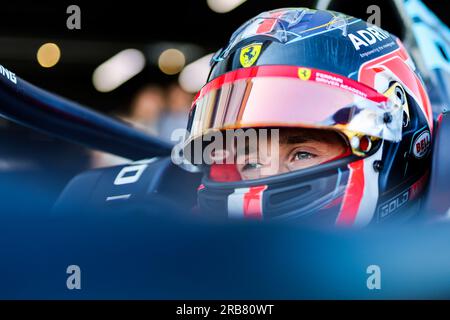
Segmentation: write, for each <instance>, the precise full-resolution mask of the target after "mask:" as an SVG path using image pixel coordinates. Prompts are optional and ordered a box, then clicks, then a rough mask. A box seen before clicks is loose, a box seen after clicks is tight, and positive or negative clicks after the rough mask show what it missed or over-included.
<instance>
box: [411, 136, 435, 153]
mask: <svg viewBox="0 0 450 320" xmlns="http://www.w3.org/2000/svg"><path fill="white" fill-rule="evenodd" d="M430 145H431V135H430V131H428V130H425V131H423V132H422V133H421V134H419V136H418V137H417V138H416V139H415V140H414V142H413V145H412V148H413V150H412V152H413V155H414V157H416V158H417V159H421V158H423V157H424V156H425V155H427V153H428V151H429V150H430Z"/></svg>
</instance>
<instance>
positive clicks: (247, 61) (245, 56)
mask: <svg viewBox="0 0 450 320" xmlns="http://www.w3.org/2000/svg"><path fill="white" fill-rule="evenodd" d="M261 47H262V43H253V44H250V45H248V46H245V47H243V48H242V49H241V55H240V57H239V61H240V62H241V65H242V66H243V67H244V68H247V67H251V66H252V65H253V64H254V63H255V62H256V60H258V57H259V54H260V53H261Z"/></svg>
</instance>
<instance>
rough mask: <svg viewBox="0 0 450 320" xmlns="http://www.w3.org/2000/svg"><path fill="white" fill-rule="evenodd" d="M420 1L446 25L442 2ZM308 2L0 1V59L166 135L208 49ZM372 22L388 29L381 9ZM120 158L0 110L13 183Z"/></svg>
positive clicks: (180, 117) (182, 114)
mask: <svg viewBox="0 0 450 320" xmlns="http://www.w3.org/2000/svg"><path fill="white" fill-rule="evenodd" d="M376 2H377V1H374V3H376ZM424 2H425V3H426V4H427V5H429V7H430V8H431V9H432V10H433V11H435V12H436V13H437V14H438V15H439V16H440V18H441V19H442V20H443V21H444V22H446V23H447V24H448V23H449V21H448V17H447V16H448V14H447V12H449V11H448V9H449V7H450V6H449V4H448V3H445V2H444V1H424ZM73 4H76V5H78V6H79V8H80V9H81V16H80V17H81V19H80V21H81V29H79V30H77V29H74V30H69V29H68V28H67V25H66V22H67V19H68V18H69V16H70V15H71V13H67V12H66V11H67V8H68V7H69V6H70V5H73ZM314 4H315V1H313V0H301V1H300V0H297V1H294V0H292V1H288V0H265V1H257V0H192V1H149V2H145V1H131V0H128V1H126V2H125V1H117V2H116V1H108V2H106V1H104V2H103V1H95V2H94V1H90V2H87V1H77V2H76V3H75V2H66V1H58V2H53V3H50V2H48V3H47V2H41V1H39V2H24V1H7V2H3V3H2V4H1V7H0V8H1V15H0V64H1V65H3V66H4V67H6V68H8V69H9V70H12V71H13V72H15V73H16V74H17V75H18V76H19V77H21V78H22V79H25V80H27V81H29V82H31V83H33V84H35V85H38V86H40V87H42V88H44V89H47V90H49V91H51V92H54V93H56V94H59V95H62V96H64V97H66V98H69V99H71V100H75V101H77V102H79V103H82V104H84V105H86V106H89V107H91V108H93V109H95V110H97V111H99V112H102V113H105V114H108V115H111V116H114V117H118V118H120V119H122V120H124V121H127V122H130V123H131V124H132V125H134V126H136V127H138V128H140V129H142V130H144V131H147V132H149V133H150V134H154V135H157V136H159V137H161V138H163V139H166V140H170V135H171V133H172V131H173V130H174V129H176V128H185V126H186V120H187V114H188V110H189V107H190V104H191V102H192V99H193V97H194V94H195V92H196V91H198V90H199V89H200V88H201V86H202V85H203V84H204V82H205V81H206V77H207V75H208V71H209V61H210V59H211V56H212V54H213V53H214V52H215V51H217V50H218V49H219V48H220V47H222V46H224V45H226V43H227V40H228V39H229V37H230V36H231V34H232V32H233V31H234V30H235V29H236V28H237V27H238V26H240V25H241V24H242V23H243V22H245V21H246V20H248V19H249V18H251V17H253V16H255V15H256V14H258V13H260V12H262V11H265V10H270V9H274V8H280V7H296V6H297V7H301V6H303V7H312V6H314ZM355 6H358V4H355ZM361 9H362V10H361V12H365V11H364V8H361ZM360 18H364V19H366V18H367V16H360ZM381 23H382V26H383V27H385V28H386V29H388V30H389V23H390V21H387V20H383V12H382V16H381ZM126 161H128V160H127V159H122V158H118V157H114V156H112V155H107V154H104V153H100V152H97V151H94V150H86V149H84V148H83V147H81V146H77V145H74V144H70V143H67V142H64V141H61V140H59V139H56V138H52V137H49V136H46V135H43V134H40V133H38V132H35V131H31V130H29V129H27V128H24V127H20V126H18V125H15V124H13V123H10V122H8V121H6V120H2V119H1V118H0V172H1V173H2V174H1V175H0V181H1V180H4V179H9V178H8V177H9V176H10V175H14V176H15V177H17V176H18V177H21V176H23V178H24V179H19V180H18V181H21V184H19V185H18V186H17V188H23V189H26V188H32V189H36V188H38V186H37V185H35V184H33V185H29V186H26V185H25V184H26V183H27V181H31V179H29V177H30V175H34V176H35V177H36V179H35V181H47V183H48V181H52V184H51V187H50V188H46V190H47V191H46V192H47V194H46V195H47V196H48V198H49V199H54V198H55V197H56V196H57V195H58V193H59V192H60V191H61V189H62V188H63V187H64V185H65V184H66V183H67V182H68V181H69V180H70V178H72V177H73V176H74V175H75V174H77V173H78V172H81V171H83V170H85V169H89V168H96V167H102V166H109V165H114V164H119V163H124V162H126ZM30 183H31V182H30ZM0 185H4V184H1V183H0ZM43 198H44V197H43Z"/></svg>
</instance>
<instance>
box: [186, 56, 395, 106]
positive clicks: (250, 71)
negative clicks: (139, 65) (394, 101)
mask: <svg viewBox="0 0 450 320" xmlns="http://www.w3.org/2000/svg"><path fill="white" fill-rule="evenodd" d="M302 68H303V67H299V66H285V65H271V66H254V67H250V68H240V69H236V70H234V71H230V72H227V73H225V74H223V75H221V76H219V77H217V78H215V79H214V80H212V81H210V82H208V83H207V84H206V85H205V86H204V87H203V88H202V89H201V90H200V91H199V92H198V93H197V96H196V98H195V100H194V103H193V104H192V108H194V107H195V105H196V102H197V100H198V99H201V98H202V97H203V96H205V95H206V94H207V93H208V92H210V91H212V90H217V89H219V88H220V87H222V86H223V85H224V84H226V83H231V82H235V81H238V80H245V79H252V78H256V77H286V78H296V79H298V80H299V81H314V82H319V83H322V84H323V85H328V86H331V87H336V86H334V85H332V84H330V83H331V82H330V83H324V82H323V81H322V82H321V81H320V80H321V79H323V77H327V76H329V77H332V78H337V79H340V80H342V84H341V85H340V86H339V88H340V89H342V90H345V91H350V92H352V93H353V94H355V95H356V94H357V92H360V95H362V96H364V97H365V98H367V99H369V100H371V101H374V102H384V101H387V98H386V97H385V96H384V95H382V94H381V93H379V92H377V91H376V90H374V89H373V88H371V87H369V86H367V85H365V84H363V83H360V82H358V81H355V80H352V79H350V78H347V77H344V76H342V75H339V74H335V73H331V72H328V71H323V70H320V69H313V68H304V69H308V70H310V71H311V76H310V77H309V79H307V80H300V78H299V69H302Z"/></svg>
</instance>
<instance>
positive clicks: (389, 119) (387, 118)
mask: <svg viewBox="0 0 450 320" xmlns="http://www.w3.org/2000/svg"><path fill="white" fill-rule="evenodd" d="M383 122H384V123H391V122H392V114H390V113H389V112H385V113H384V114H383Z"/></svg>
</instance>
